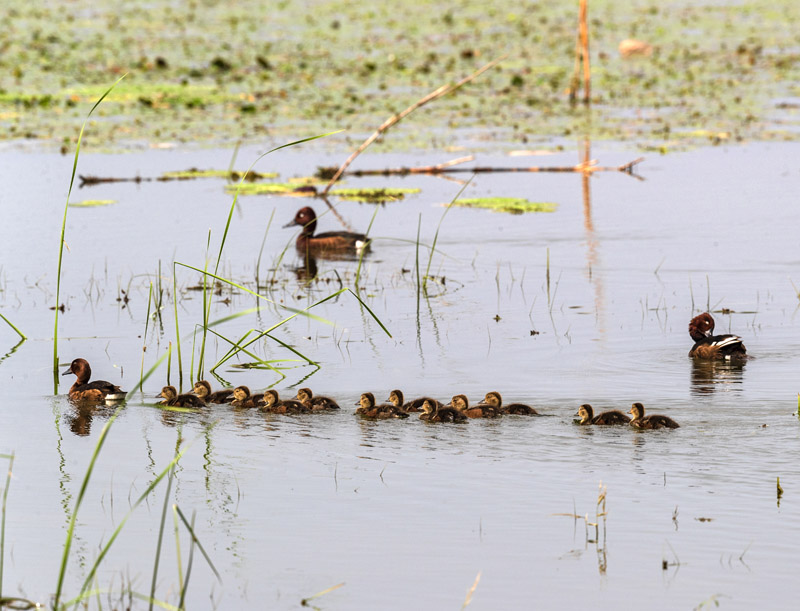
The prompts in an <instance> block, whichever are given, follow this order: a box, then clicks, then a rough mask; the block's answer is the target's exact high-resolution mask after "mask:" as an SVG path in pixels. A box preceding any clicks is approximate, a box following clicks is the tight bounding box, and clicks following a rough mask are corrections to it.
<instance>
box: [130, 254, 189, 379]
mask: <svg viewBox="0 0 800 611" xmlns="http://www.w3.org/2000/svg"><path fill="white" fill-rule="evenodd" d="M175 265H176V263H175V262H174V261H173V262H172V305H173V307H174V309H175V341H176V343H177V346H176V348H177V350H178V387H181V386H183V360H182V359H181V331H180V328H179V327H178V286H177V280H176V275H177V274H176V273H175V272H176V269H175ZM139 386H141V384H139Z"/></svg>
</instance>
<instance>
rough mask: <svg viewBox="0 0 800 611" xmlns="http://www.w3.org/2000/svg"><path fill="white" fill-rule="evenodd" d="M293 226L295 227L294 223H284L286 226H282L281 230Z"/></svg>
mask: <svg viewBox="0 0 800 611" xmlns="http://www.w3.org/2000/svg"><path fill="white" fill-rule="evenodd" d="M295 225H297V223H295V222H294V221H290V222H288V223H286V224H285V225H284V226H283V228H284V229H288V228H289V227H294V226H295Z"/></svg>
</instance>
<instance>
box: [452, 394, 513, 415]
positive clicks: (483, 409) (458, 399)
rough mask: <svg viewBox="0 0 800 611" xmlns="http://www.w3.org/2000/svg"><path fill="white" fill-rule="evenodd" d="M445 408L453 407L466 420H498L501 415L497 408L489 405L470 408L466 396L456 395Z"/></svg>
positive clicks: (479, 404)
mask: <svg viewBox="0 0 800 611" xmlns="http://www.w3.org/2000/svg"><path fill="white" fill-rule="evenodd" d="M446 407H455V408H456V409H457V410H458V411H460V412H461V413H462V414H464V415H465V416H466V417H467V418H498V417H500V416H502V415H503V412H502V410H501V409H500V408H499V407H497V406H495V405H491V404H489V403H478V404H477V405H473V406H472V407H470V405H469V399H467V396H466V395H456V396H455V397H453V399H452V400H451V401H450V403H448V404H447V405H446Z"/></svg>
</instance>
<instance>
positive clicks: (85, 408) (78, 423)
mask: <svg viewBox="0 0 800 611" xmlns="http://www.w3.org/2000/svg"><path fill="white" fill-rule="evenodd" d="M71 407H72V409H71V410H70V411H69V412H68V413H67V414H66V416H65V419H66V421H67V425H68V426H69V430H70V431H72V432H73V433H75V434H76V435H77V436H78V437H87V436H89V435H90V434H91V432H92V421H93V420H94V418H95V416H97V417H99V418H102V419H104V420H105V419H108V418H109V417H110V416H111V415H112V414H113V413H114V411H115V410H116V408H114V407H107V406H105V405H102V404H101V405H92V404H90V403H86V402H80V403H72V402H71Z"/></svg>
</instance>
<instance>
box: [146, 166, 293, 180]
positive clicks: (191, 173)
mask: <svg viewBox="0 0 800 611" xmlns="http://www.w3.org/2000/svg"><path fill="white" fill-rule="evenodd" d="M277 176H278V173H277V172H267V173H263V174H262V173H259V172H252V171H250V172H248V173H247V176H245V180H263V179H265V178H277ZM241 177H242V173H241V172H236V171H233V172H232V171H230V170H198V169H197V168H190V169H188V170H179V171H176V172H164V173H163V174H162V175H161V180H192V179H195V178H226V179H227V178H230V179H231V180H240V179H241Z"/></svg>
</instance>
